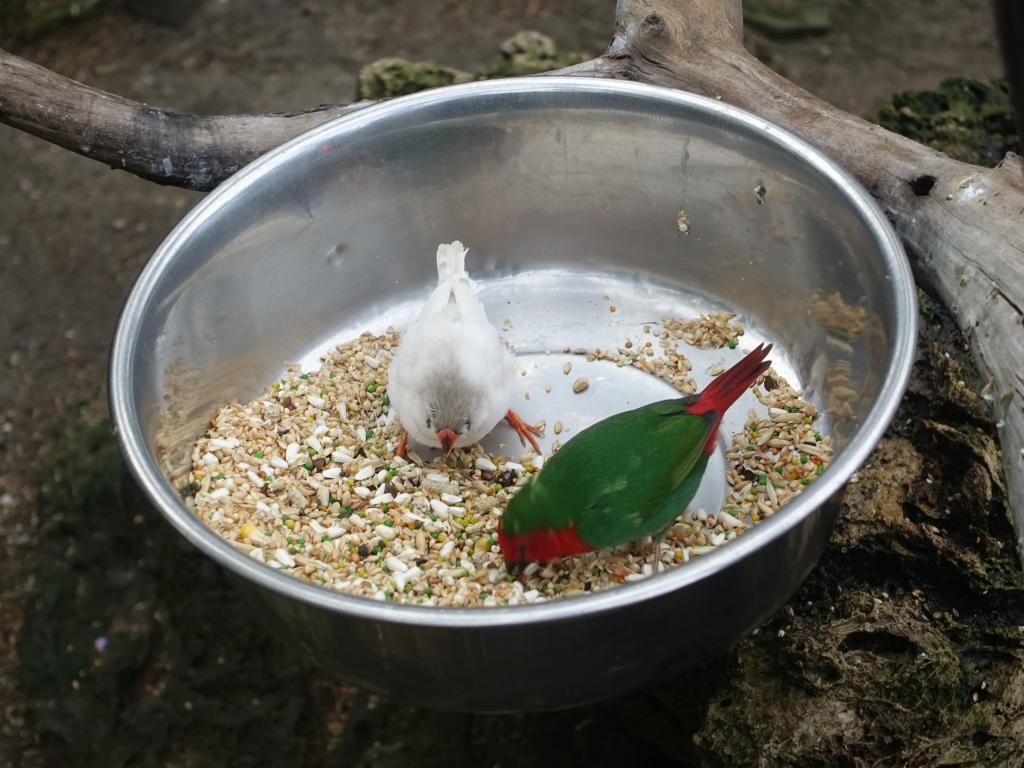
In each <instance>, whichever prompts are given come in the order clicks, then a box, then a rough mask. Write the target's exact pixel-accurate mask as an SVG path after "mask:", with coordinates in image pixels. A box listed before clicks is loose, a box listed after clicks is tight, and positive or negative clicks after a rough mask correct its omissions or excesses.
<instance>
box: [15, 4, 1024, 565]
mask: <svg viewBox="0 0 1024 768" xmlns="http://www.w3.org/2000/svg"><path fill="white" fill-rule="evenodd" d="M560 74H572V75H580V76H599V77H617V78H624V79H629V80H638V81H643V82H648V83H655V84H659V85H663V86H668V87H672V88H681V89H685V90H688V91H693V92H696V93H701V94H705V95H711V96H716V97H720V98H721V99H722V100H723V101H725V102H728V103H730V104H734V105H736V106H739V107H743V108H745V109H747V110H749V111H751V112H754V113H755V114H758V115H760V116H762V117H764V118H766V119H768V120H770V121H772V122H775V123H777V124H779V125H782V126H784V127H786V128H788V129H790V130H792V131H793V132H794V133H796V134H798V135H800V136H803V137H804V138H805V139H807V140H809V141H810V142H812V143H813V144H815V145H816V146H818V147H819V148H820V149H822V150H823V151H825V152H826V153H827V154H829V155H830V156H831V157H833V158H834V159H835V160H836V161H837V162H839V163H840V164H841V165H843V166H844V167H845V168H846V169H847V170H848V171H850V172H851V173H852V174H853V175H855V176H856V177H857V178H858V179H859V180H860V181H861V182H862V183H863V184H864V185H865V187H867V189H868V190H869V191H870V192H871V193H872V194H873V195H874V196H875V198H876V199H877V200H878V202H879V203H880V205H881V206H882V208H883V209H884V210H885V212H886V213H887V214H888V216H889V217H890V219H891V220H892V222H893V224H894V225H895V227H896V229H897V231H898V232H899V233H900V235H901V236H902V237H903V240H904V243H905V244H906V246H907V250H908V252H909V254H910V257H911V260H912V263H913V266H914V269H915V272H916V275H917V277H918V279H919V280H920V281H921V282H922V283H924V284H926V285H928V286H929V287H931V288H932V289H933V290H934V291H935V292H936V293H937V294H938V296H939V297H940V298H941V299H942V300H943V301H944V302H946V304H947V305H948V306H949V307H950V308H951V309H952V311H953V313H954V314H955V316H956V317H957V319H958V321H959V323H960V326H961V328H962V330H963V331H964V334H965V336H966V337H967V339H968V341H969V342H970V344H971V347H972V350H973V352H974V355H975V359H976V361H977V363H978V365H979V367H980V368H981V370H982V372H983V374H984V375H986V376H987V377H989V384H988V385H987V387H986V391H985V395H986V396H987V399H989V400H990V402H991V403H992V405H993V408H994V411H995V415H996V418H997V420H998V423H999V434H1000V439H1001V442H1002V447H1003V458H1004V465H1005V469H1006V474H1007V480H1008V486H1009V490H1010V498H1011V500H1013V501H1014V502H1015V504H1016V507H1017V509H1016V514H1017V531H1018V544H1019V546H1020V547H1021V551H1022V554H1024V378H1022V377H1024V325H1022V322H1024V314H1022V311H1024V164H1022V163H1021V161H1020V158H1017V157H1014V156H1011V157H1008V158H1007V159H1006V160H1005V161H1004V162H1003V163H1002V164H1001V165H1000V166H999V167H998V168H995V169H987V168H981V167H978V166H972V165H968V164H965V163H960V162H957V161H955V160H952V159H950V158H949V157H946V156H945V155H943V154H941V153H938V152H935V151H933V150H931V149H929V148H927V147H924V146H922V145H920V144H918V143H916V142H913V141H911V140H909V139H906V138H903V137H901V136H898V135H896V134H893V133H890V132H888V131H886V130H884V129H882V128H880V127H878V126H875V125H872V124H870V123H867V122H865V121H864V120H861V119H859V118H857V117H854V116H852V115H850V114H847V113H845V112H843V111H841V110H839V109H836V108H835V107H832V106H831V105H829V104H826V103H825V102H823V101H821V100H820V99H817V98H816V97H814V96H812V95H811V94H809V93H807V92H806V91H804V90H802V89H800V88H798V87H797V86H795V85H793V84H792V83H790V82H789V81H787V80H785V79H784V78H782V77H780V76H779V75H778V74H776V73H775V72H773V71H772V70H771V69H769V68H768V67H766V66H764V65H763V64H762V63H761V62H759V61H758V60H757V59H756V58H754V57H753V56H752V55H750V54H749V53H748V52H747V51H746V50H745V49H744V48H743V44H742V6H741V2H740V0H618V3H617V8H616V33H615V37H614V39H613V41H612V44H611V46H610V47H609V49H608V51H607V52H606V53H605V54H604V55H603V56H601V57H598V58H597V59H594V60H593V61H590V62H587V63H584V64H580V65H576V66H574V67H570V68H568V69H566V70H562V71H561V72H560ZM360 106H362V104H355V105H350V106H346V107H321V108H318V109H314V110H310V111H307V112H301V113H293V114H278V115H237V116H217V117H200V116H195V115H186V114H180V113H175V112H169V111H163V110H158V109H153V108H151V107H148V106H145V105H143V104H138V103H136V102H132V101H129V100H126V99H123V98H120V97H117V96H113V95H111V94H107V93H104V92H102V91H98V90H95V89H92V88H88V87H86V86H84V85H82V84H80V83H76V82H74V81H71V80H68V79H67V78H63V77H60V76H59V75H56V74H54V73H52V72H49V71H47V70H45V69H43V68H41V67H38V66H35V65H33V64H30V63H28V62H26V61H23V60H21V59H19V58H17V57H15V56H12V55H10V54H8V53H5V52H2V51H0V121H2V122H5V123H7V124H9V125H13V126H15V127H17V128H20V129H22V130H24V131H26V132H28V133H31V134H34V135H36V136H40V137H42V138H45V139H47V140H48V141H51V142H53V143H56V144H59V145H60V146H63V147H66V148H68V149H71V150H72V151H75V152H78V153H80V154H83V155H86V156H88V157H93V158H95V159H97V160H100V161H102V162H104V163H107V164H108V165H110V166H112V167H114V168H122V169H124V170H127V171H128V172H130V173H133V174H135V175H138V176H142V177H143V178H147V179H151V180H153V181H157V182H160V183H164V184H174V185H178V186H185V187H190V188H192V189H201V190H206V189H211V188H212V187H214V186H215V185H216V184H217V183H219V182H220V181H222V180H223V179H225V178H227V177H228V176H230V175H231V174H232V173H234V172H235V171H236V170H238V168H240V167H241V166H242V165H244V164H245V163H247V162H249V161H250V160H252V159H253V158H255V157H257V156H258V155H260V154H262V153H263V152H265V151H267V150H269V149H271V148H273V147H275V146H277V145H279V144H281V143H282V142H284V141H285V140H287V139H290V138H292V137H293V136H296V135H298V134H299V133H301V132H303V131H306V130H308V129H310V128H312V127H314V126H316V125H319V124H321V123H323V122H325V121H327V120H330V119H332V118H334V117H337V116H339V115H342V114H346V113H347V112H349V111H350V110H353V109H358V108H359V107H360Z"/></svg>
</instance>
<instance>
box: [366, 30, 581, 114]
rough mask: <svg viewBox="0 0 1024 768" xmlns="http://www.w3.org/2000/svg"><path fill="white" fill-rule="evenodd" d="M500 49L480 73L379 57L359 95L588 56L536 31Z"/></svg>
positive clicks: (544, 68) (536, 69) (529, 69)
mask: <svg viewBox="0 0 1024 768" xmlns="http://www.w3.org/2000/svg"><path fill="white" fill-rule="evenodd" d="M500 51H501V53H500V55H499V56H498V57H497V58H496V59H495V60H494V61H493V62H492V63H490V64H488V65H487V66H485V67H484V68H483V69H482V70H481V71H480V72H479V73H471V72H466V71H464V70H461V69H454V68H452V67H442V66H439V65H437V64H434V63H432V62H428V61H408V60H406V59H398V58H386V59H378V60H377V61H374V62H372V63H370V64H367V65H366V66H365V67H363V68H362V69H361V70H360V72H359V85H358V88H357V91H356V98H357V99H386V98H391V97H394V96H406V95H408V94H410V93H417V92H419V91H425V90H427V89H429V88H437V87H440V86H444V85H455V84H457V83H468V82H471V81H473V80H487V79H492V78H498V77H514V76H517V75H535V74H538V73H540V72H549V71H551V70H553V69H561V68H562V67H568V66H570V65H572V64H578V63H579V62H581V61H584V60H585V59H586V56H585V55H584V54H582V53H571V52H570V53H559V52H558V48H557V46H556V45H555V42H554V40H552V39H551V38H550V37H548V36H547V35H543V34H541V33H540V32H533V31H524V32H517V33H516V34H514V35H512V37H510V38H508V39H507V40H505V41H504V42H503V43H502V44H501V46H500Z"/></svg>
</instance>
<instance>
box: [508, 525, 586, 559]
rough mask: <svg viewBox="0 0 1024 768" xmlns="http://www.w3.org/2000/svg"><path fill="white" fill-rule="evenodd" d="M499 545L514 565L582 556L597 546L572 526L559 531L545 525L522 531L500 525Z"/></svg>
mask: <svg viewBox="0 0 1024 768" xmlns="http://www.w3.org/2000/svg"><path fill="white" fill-rule="evenodd" d="M498 544H499V546H501V552H502V555H504V557H505V561H506V562H507V563H508V564H509V565H510V566H512V565H524V564H526V563H533V562H544V561H546V560H552V559H554V558H556V557H568V556H569V555H581V554H583V553H584V552H590V551H592V550H593V549H594V548H593V547H592V546H590V545H589V544H587V543H586V542H585V541H583V539H581V538H580V535H579V533H578V532H577V531H576V527H575V526H572V525H568V526H566V527H565V528H559V529H558V530H553V529H550V528H544V529H539V530H534V531H530V532H528V533H519V534H515V533H508V532H506V531H505V530H504V528H499V529H498Z"/></svg>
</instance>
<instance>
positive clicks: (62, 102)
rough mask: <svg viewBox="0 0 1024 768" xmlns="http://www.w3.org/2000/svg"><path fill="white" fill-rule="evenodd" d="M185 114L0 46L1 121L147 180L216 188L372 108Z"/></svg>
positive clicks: (192, 187)
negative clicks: (278, 150)
mask: <svg viewBox="0 0 1024 768" xmlns="http://www.w3.org/2000/svg"><path fill="white" fill-rule="evenodd" d="M369 103H370V102H360V103H357V104H351V105H348V106H341V107H339V106H324V107H317V108H315V109H310V110H306V111H302V112H290V113H280V114H269V115H229V116H223V115H214V116H200V115H187V114H182V113H180V112H173V111H170V110H163V109H155V108H153V107H149V106H147V105H145V104H140V103H138V102H136V101H131V100H129V99H124V98H121V97H120V96H115V95H113V94H110V93H106V92H105V91H100V90H97V89H95V88H90V87H88V86H86V85H82V84H81V83H78V82H75V81H74V80H70V79H68V78H66V77H62V76H61V75H58V74H56V73H54V72H51V71H49V70H48V69H44V68H43V67H40V66H37V65H35V64H32V63H30V62H28V61H25V60H24V59H21V58H18V57H17V56H14V55H12V54H10V53H8V52H6V51H3V50H0V122H4V123H7V124H8V125H11V126H13V127H15V128H20V129H21V130H23V131H25V132H26V133H30V134H32V135H34V136H39V137H40V138H43V139H46V140H47V141H50V142H52V143H54V144H57V145H59V146H61V147H64V148H65V149H70V150H71V151H72V152H77V153H78V154H80V155H84V156H86V157H91V158H93V159H94V160H99V161H100V162H101V163H106V164H107V165H109V166H110V167H111V168H120V169H122V170H125V171H128V172H129V173H132V174H134V175H136V176H141V177H142V178H144V179H149V180H150V181H155V182H157V183H160V184H169V185H173V186H177V187H187V188H189V189H198V190H203V191H206V190H210V189H213V188H214V187H215V186H217V184H219V183H220V182H222V181H223V180H224V179H226V178H227V177H228V176H230V175H231V174H233V173H235V171H237V170H238V169H239V168H241V167H242V166H244V165H245V164H246V163H249V162H250V161H252V160H255V159H256V158H257V157H259V156H260V155H261V154H263V153H265V152H267V151H269V150H271V149H273V148H274V147H276V146H279V145H280V144H283V143H284V142H285V141H287V140H288V139H291V138H293V137H295V136H298V135H299V134H300V133H303V132H304V131H308V130H309V129H311V128H314V127H316V126H318V125H320V124H321V123H325V122H327V121H328V120H332V119H334V118H336V117H339V116H341V115H345V114H348V113H350V112H353V111H355V110H357V109H360V108H362V107H363V106H366V105H367V104H369Z"/></svg>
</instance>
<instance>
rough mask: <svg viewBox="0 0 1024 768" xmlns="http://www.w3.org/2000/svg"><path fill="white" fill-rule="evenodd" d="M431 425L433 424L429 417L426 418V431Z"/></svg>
mask: <svg viewBox="0 0 1024 768" xmlns="http://www.w3.org/2000/svg"><path fill="white" fill-rule="evenodd" d="M432 423H433V422H432V420H431V418H430V417H429V416H427V429H430V425H431V424H432Z"/></svg>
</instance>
